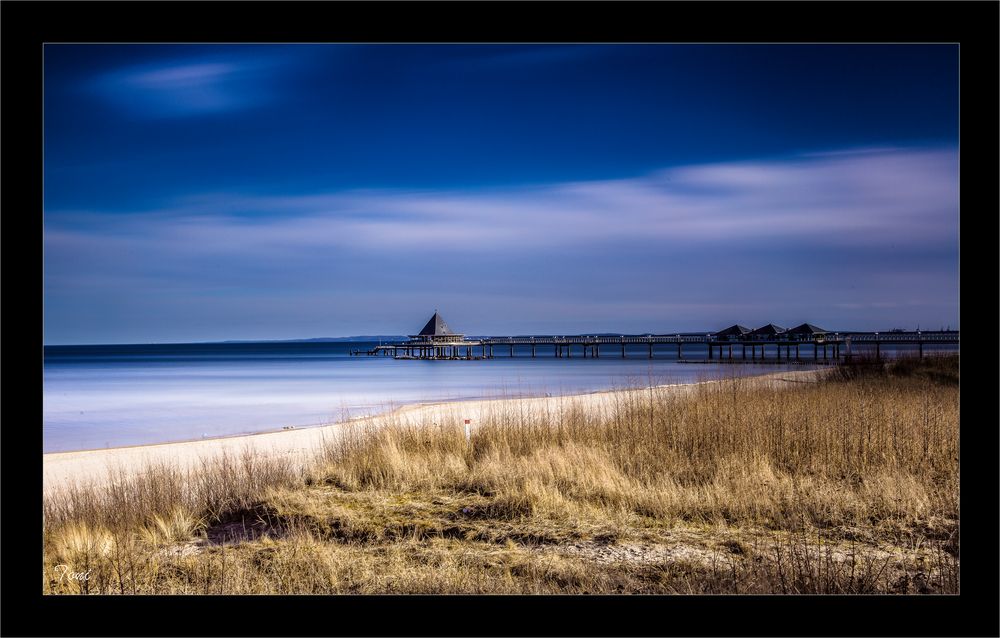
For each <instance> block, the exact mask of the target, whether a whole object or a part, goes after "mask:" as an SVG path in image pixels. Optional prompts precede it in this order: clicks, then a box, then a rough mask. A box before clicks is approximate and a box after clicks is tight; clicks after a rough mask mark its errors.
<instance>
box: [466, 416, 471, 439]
mask: <svg viewBox="0 0 1000 638" xmlns="http://www.w3.org/2000/svg"><path fill="white" fill-rule="evenodd" d="M471 423H472V419H466V420H465V440H466V441H467V442H471V441H472V426H471V425H470V424H471Z"/></svg>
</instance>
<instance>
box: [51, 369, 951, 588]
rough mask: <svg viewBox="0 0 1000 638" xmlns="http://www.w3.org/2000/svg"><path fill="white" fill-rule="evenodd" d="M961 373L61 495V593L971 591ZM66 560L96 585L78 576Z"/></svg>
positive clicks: (352, 436) (843, 381)
mask: <svg viewBox="0 0 1000 638" xmlns="http://www.w3.org/2000/svg"><path fill="white" fill-rule="evenodd" d="M957 379H958V358H957V356H956V357H942V358H933V359H925V360H924V361H923V362H920V361H916V362H913V361H902V362H896V363H894V364H890V365H883V364H872V363H871V362H865V361H857V362H856V365H855V366H852V367H850V368H843V369H841V370H840V371H838V373H836V374H835V375H834V378H833V379H831V380H828V381H823V382H817V383H788V384H784V385H783V386H780V387H779V386H774V387H765V386H762V385H761V384H759V383H755V382H753V381H751V380H747V379H734V380H729V381H726V382H722V383H712V384H703V385H700V386H698V388H697V390H696V391H695V392H694V393H693V394H692V395H687V396H685V395H679V394H671V393H668V392H662V391H657V390H654V389H647V390H637V391H633V392H626V393H619V394H617V395H615V396H616V404H615V405H614V406H613V408H612V409H609V410H608V411H607V413H604V414H602V413H600V412H597V411H584V410H581V409H574V407H573V406H572V405H569V406H567V409H565V410H562V411H551V412H537V413H525V412H524V411H523V410H521V409H517V404H516V403H500V404H498V406H499V407H498V409H497V410H496V411H495V412H494V413H493V414H490V415H488V417H487V418H486V419H484V421H483V423H481V424H478V425H477V426H476V427H475V428H474V430H473V432H472V436H471V439H469V440H467V439H466V437H465V431H464V426H463V425H462V424H461V423H460V422H458V421H457V420H456V421H455V422H454V423H449V422H439V423H437V424H436V425H435V424H429V423H428V424H421V425H418V426H405V425H403V424H402V423H399V422H393V421H392V417H387V419H386V421H387V422H385V423H381V424H374V425H373V424H368V425H364V424H354V425H350V426H345V431H344V435H343V436H341V437H339V438H338V439H336V440H334V441H330V442H328V443H327V444H326V445H325V447H324V448H323V449H322V450H319V451H317V461H316V463H315V464H314V467H313V468H312V469H311V470H310V471H309V472H308V474H307V475H306V476H302V477H297V476H294V475H293V473H292V472H291V471H290V470H289V469H288V468H287V467H282V466H281V465H280V464H278V463H276V462H274V461H266V460H264V459H262V458H258V457H255V456H250V455H247V456H245V457H244V458H241V459H226V460H224V461H222V462H220V463H218V464H216V465H213V466H206V467H204V468H202V469H201V471H200V472H197V473H194V474H193V475H191V476H181V475H179V474H178V473H176V472H172V471H171V470H170V469H169V468H165V467H160V468H153V469H152V471H151V472H149V473H147V474H146V475H144V476H141V477H125V476H120V477H116V479H117V480H116V481H115V482H114V483H113V485H112V486H111V487H110V488H108V489H106V490H103V491H102V490H98V489H96V488H78V489H75V490H69V491H66V492H63V493H62V494H60V495H57V496H56V497H55V498H52V499H50V500H49V501H47V503H46V555H45V567H46V575H47V577H46V578H44V579H43V590H44V591H46V592H51V593H56V592H88V591H89V592H93V591H99V592H103V593H110V592H119V593H132V592H142V593H175V592H205V593H314V592H356V593H400V592H413V593H418V592H419V593H559V592H561V593H578V592H590V593H628V592H636V593H654V592H660V593H665V592H711V593H734V592H785V593H822V592H834V593H870V592H884V593H891V592H900V593H914V592H921V593H923V592H957V591H958V521H959V511H958V504H959V487H958V485H959V484H958V453H959V447H958V446H959V408H958V397H959V390H958V385H957ZM57 564H68V565H72V566H73V570H74V571H78V570H79V568H80V567H81V566H87V568H88V569H91V570H93V572H92V575H91V577H90V578H89V579H88V580H85V581H77V580H73V579H67V578H57V577H56V576H53V572H52V570H53V569H54V566H55V565H57Z"/></svg>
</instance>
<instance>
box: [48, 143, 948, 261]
mask: <svg viewBox="0 0 1000 638" xmlns="http://www.w3.org/2000/svg"><path fill="white" fill-rule="evenodd" d="M957 160H958V158H957V154H956V152H955V151H954V150H889V151H882V152H865V153H859V154H851V153H843V154H837V155H832V156H822V157H808V158H797V159H789V160H782V161H769V162H738V163H724V164H710V165H703V166H691V167H680V168H673V169H669V170H665V171H662V172H659V173H655V174H652V175H648V176H643V177H637V178H633V179H621V180H607V181H591V182H571V183H560V184H552V185H548V186H543V187H532V188H512V189H504V190H493V191H484V190H480V191H393V190H383V191H357V192H346V193H336V194H308V195H281V196H273V195H270V196H249V195H240V194H235V195H234V194H208V195H201V196H191V197H186V198H184V199H182V200H180V201H178V202H176V204H175V206H173V207H171V208H167V209H163V210H158V211H155V212H153V213H145V214H142V215H132V216H126V217H122V216H117V217H116V218H115V219H114V221H113V222H112V221H111V220H104V221H103V222H102V218H103V217H102V216H101V215H99V214H95V215H92V216H90V217H87V218H86V220H85V221H81V223H84V224H93V226H92V227H90V228H89V230H88V232H90V233H96V234H97V235H98V236H103V235H105V234H106V233H107V234H111V235H117V234H120V233H122V232H134V233H135V234H136V235H140V234H141V235H142V236H144V237H147V238H148V240H149V241H155V242H163V241H172V240H176V241H181V242H184V243H186V244H189V245H190V244H192V243H193V244H195V245H197V244H201V243H205V242H207V241H208V238H210V237H225V238H227V239H228V240H230V241H231V243H232V244H234V245H235V246H244V247H246V248H247V249H248V250H249V249H251V247H252V248H253V249H258V248H261V247H263V246H267V245H271V246H279V245H287V246H296V245H301V246H310V245H317V246H319V245H324V246H336V245H343V246H354V247H374V246H378V245H380V244H383V243H384V242H386V241H392V242H398V243H399V246H398V249H399V250H403V251H406V250H413V251H417V252H420V251H424V250H433V246H434V242H435V241H440V242H444V243H446V244H447V245H448V246H449V249H450V250H452V251H457V252H463V251H473V252H477V253H481V252H482V251H483V250H485V249H487V248H484V247H487V246H494V247H496V249H497V250H508V249H509V248H510V246H509V245H508V244H509V243H514V244H516V245H517V246H520V247H522V248H525V249H534V248H537V247H538V246H542V245H544V246H549V247H552V246H562V245H565V246H580V245H581V244H585V243H588V242H589V243H594V242H600V243H604V242H607V241H610V240H628V241H639V242H656V241H663V240H668V239H669V240H671V241H689V242H704V243H709V244H725V243H729V242H739V241H742V240H748V239H770V240H775V241H777V240H781V241H786V240H799V241H805V242H808V243H819V244H824V245H844V244H847V245H859V244H860V245H878V244H882V243H892V244H921V243H927V242H931V243H940V242H941V241H942V240H944V239H947V238H949V237H950V238H956V236H957V229H958V179H957V177H958V174H957ZM65 219H66V220H67V221H68V220H69V219H71V216H68V215H67V216H66V217H65ZM78 221H80V220H79V219H78ZM112 223H113V224H114V226H115V228H113V229H112V228H101V226H102V224H108V225H111V224H112ZM78 227H79V226H78Z"/></svg>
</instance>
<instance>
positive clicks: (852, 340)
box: [355, 312, 959, 363]
mask: <svg viewBox="0 0 1000 638" xmlns="http://www.w3.org/2000/svg"><path fill="white" fill-rule="evenodd" d="M958 343H959V333H958V331H957V330H950V331H936V332H928V331H920V330H916V331H898V330H895V331H891V332H832V331H828V330H823V329H820V328H817V327H816V326H813V325H811V324H802V325H801V326H798V327H796V328H792V329H787V330H786V329H784V328H780V327H778V326H775V325H774V324H767V325H766V326H763V327H761V328H758V329H756V330H750V329H748V328H744V327H743V326H740V325H738V324H737V325H735V326H732V327H730V328H726V329H725V330H720V331H718V332H706V333H698V334H692V333H685V334H674V335H654V334H646V335H619V336H608V335H564V336H552V335H546V336H538V335H535V336H509V337H479V338H465V336H464V335H461V334H457V333H454V332H452V331H451V330H450V329H449V328H448V326H447V324H446V323H445V322H444V321H443V320H442V319H441V318H440V315H439V314H438V313H437V312H435V313H434V316H433V317H431V320H430V321H429V322H428V323H427V325H426V326H425V327H424V329H423V330H422V331H421V332H420V334H418V335H413V336H411V337H410V340H409V341H404V342H400V343H390V344H383V345H379V346H376V347H375V348H373V349H371V350H368V351H365V352H363V353H362V352H356V353H355V354H366V355H369V356H386V357H394V358H396V359H452V360H461V359H464V360H482V359H493V358H495V356H496V354H497V353H498V352H499V353H501V354H506V356H507V357H508V358H513V357H515V356H520V357H525V358H532V359H534V358H537V357H539V356H544V357H549V358H556V359H562V358H565V359H571V358H583V359H588V358H590V359H600V358H602V357H609V356H610V357H621V358H623V359H624V358H628V357H633V358H634V357H636V356H640V357H642V356H644V357H646V358H649V359H654V358H656V355H657V354H659V355H660V356H663V355H664V354H667V353H670V354H675V355H676V358H677V360H679V361H683V360H685V351H684V348H685V346H687V347H688V356H689V357H690V354H691V352H690V351H691V349H692V347H693V346H698V351H699V353H701V352H702V351H703V350H705V349H707V353H708V358H707V359H699V361H700V362H718V363H730V362H733V363H735V362H746V363H753V362H758V363H759V362H764V361H767V362H776V361H785V362H791V361H806V362H808V361H814V362H819V361H824V362H829V361H839V360H843V359H850V358H851V357H852V356H855V355H858V354H865V355H867V356H874V357H875V358H880V357H881V356H882V347H883V346H887V345H892V346H900V345H910V346H916V347H917V352H918V354H919V356H921V357H923V356H924V347H925V346H935V345H958ZM637 351H638V352H637Z"/></svg>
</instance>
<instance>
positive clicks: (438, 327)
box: [410, 310, 465, 343]
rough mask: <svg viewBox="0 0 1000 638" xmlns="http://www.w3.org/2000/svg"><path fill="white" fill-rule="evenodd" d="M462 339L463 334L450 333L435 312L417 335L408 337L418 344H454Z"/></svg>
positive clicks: (446, 325) (463, 337) (449, 329)
mask: <svg viewBox="0 0 1000 638" xmlns="http://www.w3.org/2000/svg"><path fill="white" fill-rule="evenodd" d="M464 339H465V335H464V334H459V333H456V332H452V330H451V328H449V327H448V324H447V323H445V321H444V319H443V318H442V317H441V315H440V314H439V313H438V311H437V310H435V311H434V316H433V317H431V318H430V320H429V321H428V322H427V324H426V325H425V326H424V328H423V330H421V331H420V333H419V334H415V335H410V341H414V342H418V343H455V342H459V341H463V340H464Z"/></svg>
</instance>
